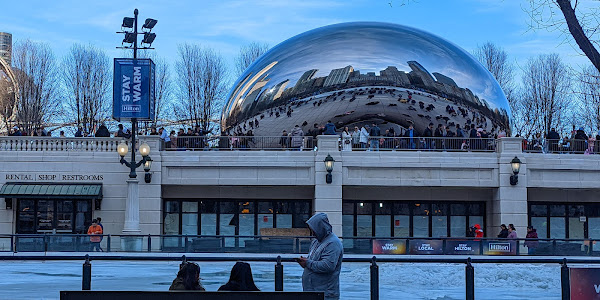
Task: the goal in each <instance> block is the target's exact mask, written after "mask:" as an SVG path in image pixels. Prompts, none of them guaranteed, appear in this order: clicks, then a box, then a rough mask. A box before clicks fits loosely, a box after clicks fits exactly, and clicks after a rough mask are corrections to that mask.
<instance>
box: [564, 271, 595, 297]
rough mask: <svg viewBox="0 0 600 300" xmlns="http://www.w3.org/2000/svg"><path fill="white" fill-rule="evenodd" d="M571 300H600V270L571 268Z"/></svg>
mask: <svg viewBox="0 0 600 300" xmlns="http://www.w3.org/2000/svg"><path fill="white" fill-rule="evenodd" d="M569 278H570V280H569V282H570V286H571V300H584V299H585V300H588V299H600V269H598V268H569Z"/></svg>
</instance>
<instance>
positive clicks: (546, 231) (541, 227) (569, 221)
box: [528, 202, 600, 239]
mask: <svg viewBox="0 0 600 300" xmlns="http://www.w3.org/2000/svg"><path fill="white" fill-rule="evenodd" d="M528 217H529V225H531V226H533V227H534V228H535V229H536V230H537V233H538V237H540V238H551V239H587V238H590V239H596V238H600V229H599V227H598V226H599V224H600V204H597V203H568V204H566V203H552V204H550V205H546V204H542V203H535V202H533V203H530V204H529V214H528Z"/></svg>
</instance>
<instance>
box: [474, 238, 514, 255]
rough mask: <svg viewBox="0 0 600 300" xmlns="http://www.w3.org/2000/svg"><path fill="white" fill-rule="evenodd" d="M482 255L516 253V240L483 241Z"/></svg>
mask: <svg viewBox="0 0 600 300" xmlns="http://www.w3.org/2000/svg"><path fill="white" fill-rule="evenodd" d="M482 243H483V254H484V255H517V242H516V241H483V242H482Z"/></svg>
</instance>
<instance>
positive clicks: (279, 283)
mask: <svg viewBox="0 0 600 300" xmlns="http://www.w3.org/2000/svg"><path fill="white" fill-rule="evenodd" d="M275 291H277V292H281V291H283V265H282V264H281V256H280V255H278V256H277V264H276V265H275Z"/></svg>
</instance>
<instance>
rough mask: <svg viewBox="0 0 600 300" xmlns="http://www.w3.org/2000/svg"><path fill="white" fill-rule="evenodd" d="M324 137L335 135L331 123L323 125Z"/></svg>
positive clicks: (333, 126)
mask: <svg viewBox="0 0 600 300" xmlns="http://www.w3.org/2000/svg"><path fill="white" fill-rule="evenodd" d="M323 134H325V135H336V134H337V133H336V132H335V125H334V124H333V123H327V124H325V131H324V132H323Z"/></svg>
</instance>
